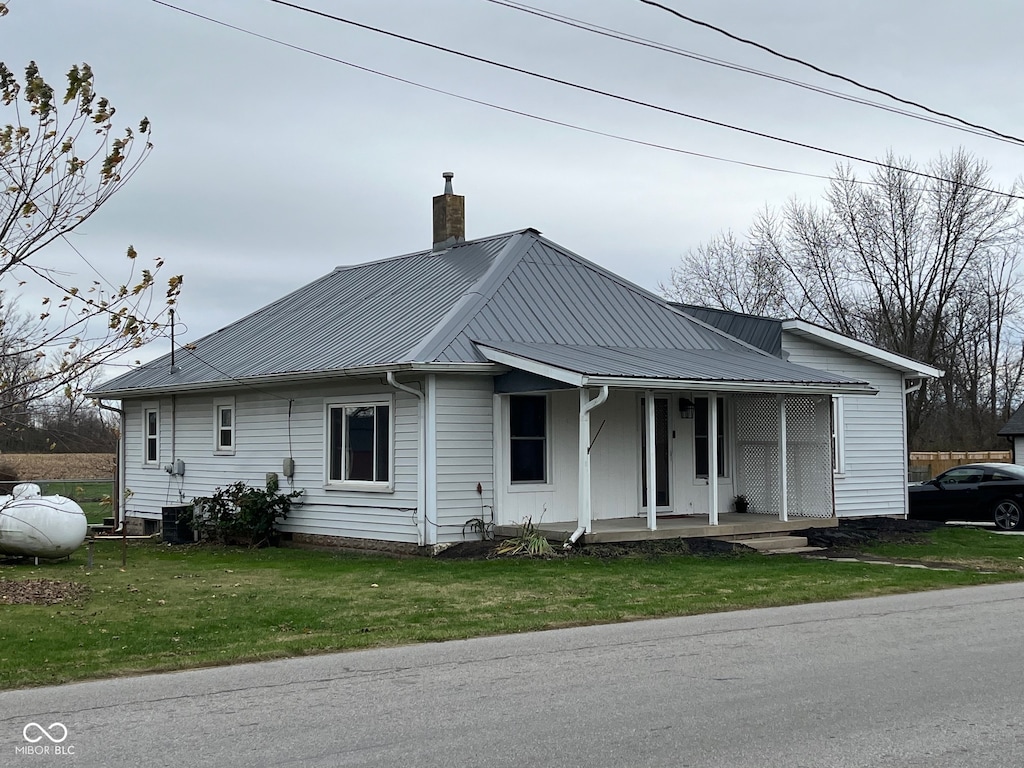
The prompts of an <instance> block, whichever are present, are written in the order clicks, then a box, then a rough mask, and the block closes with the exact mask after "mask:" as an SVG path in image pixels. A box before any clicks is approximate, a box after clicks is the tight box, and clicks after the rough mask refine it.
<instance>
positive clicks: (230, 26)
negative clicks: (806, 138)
mask: <svg viewBox="0 0 1024 768" xmlns="http://www.w3.org/2000/svg"><path fill="white" fill-rule="evenodd" d="M152 1H153V2H154V3H156V4H157V5H162V6H164V7H165V8H170V9H171V10H174V11H180V12H181V13H184V14H187V15H189V16H194V17H196V18H198V19H201V20H203V21H208V22H210V23H212V24H218V25H220V26H222V27H225V28H227V29H231V30H233V31H235V32H241V33H243V34H246V35H251V36H252V37H255V38H258V39H260V40H265V41H266V42H269V43H274V44H275V45H280V46H283V47H285V48H290V49H291V50H293V51H298V52H300V53H307V54H309V55H311V56H316V57H318V58H321V59H324V60H326V61H330V62H333V63H335V64H342V65H344V66H346V67H351V68H352V69H356V70H359V71H360V72H366V73H367V74H371V75H377V76H378V77H383V78H387V79H388V80H394V81H395V82H399V83H403V84H405V85H411V86H413V87H415V88H422V89H423V90H426V91H430V92H431V93H437V94H440V95H442V96H449V97H451V98H453V99H459V100H460V101H465V102H468V103H470V104H476V105H478V106H481V107H488V108H489V109H496V110H499V111H501V112H506V113H508V114H511V115H518V116H519V117H526V118H529V119H531V120H537V121H539V122H542V123H547V124H549V125H556V126H559V127H561V128H570V129H572V130H574V131H581V132H582V133H589V134H592V135H594V136H601V137H604V138H607V139H614V140H616V141H625V142H628V143H630V144H636V145H638V146H642V147H649V148H651V149H660V150H664V151H666V152H675V153H677V154H681V155H689V156H690V157H699V158H702V159H705V160H715V161H717V162H720V163H730V164H732V165H741V166H744V167H746V168H755V169H757V170H762V171H772V172H774V173H786V174H790V175H793V176H805V177H807V178H812V179H823V180H825V181H830V180H832V178H833V177H832V176H828V175H825V174H821V173H810V172H807V171H795V170H793V169H791V168H779V167H777V166H771V165H764V164H762V163H751V162H747V161H744V160H736V159H733V158H728V157H721V156H719V155H711V154H707V153H704V152H696V151H693V150H689V149H682V148H681V147H673V146H671V145H668V144H659V143H657V142H653V141H645V140H643V139H635V138H632V137H630V136H623V135H622V134H617V133H610V132H608V131H601V130H597V129H596V128H587V127H586V126H582V125H578V124H576V123H569V122H565V121H563V120H555V119H554V118H550V117H544V116H542V115H537V114H534V113H532V112H526V111H524V110H520V109H514V108H513V107H506V106H504V105H502V104H496V103H494V102H490V101H484V100H483V99H476V98H473V97H472V96H466V95H464V94H460V93H456V92H454V91H448V90H445V89H443V88H437V87H435V86H432V85H427V84H426V83H421V82H418V81H416V80H410V79H408V78H405V77H400V76H398V75H392V74H390V73H388V72H383V71H381V70H377V69H372V68H370V67H364V66H362V65H361V64H356V63H354V62H351V61H347V60H345V59H340V58H338V57H336V56H331V55H329V54H326V53H322V52H320V51H315V50H313V49H311V48H305V47H303V46H301V45H295V44H294V43H289V42H286V41H284V40H280V39H278V38H275V37H270V36H269V35H264V34H261V33H259V32H254V31H252V30H250V29H246V28H245V27H240V26H237V25H235V24H231V23H229V22H226V21H221V20H220V19H215V18H213V17H211V16H204V15H203V14H201V13H197V12H196V11H191V10H189V9H187V8H180V7H178V6H176V5H171V4H170V3H167V2H164V0H152ZM859 183H864V184H868V183H870V182H859Z"/></svg>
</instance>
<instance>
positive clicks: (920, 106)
mask: <svg viewBox="0 0 1024 768" xmlns="http://www.w3.org/2000/svg"><path fill="white" fill-rule="evenodd" d="M271 2H276V0H271ZM640 2H641V3H643V4H644V5H650V6H652V7H654V8H660V9H661V10H663V11H665V12H667V13H670V14H672V15H673V16H677V17H679V18H680V19H682V20H683V21H687V22H689V23H691V24H696V25H698V26H701V27H706V28H707V29H710V30H712V31H714V32H718V33H719V34H721V35H725V36H726V37H728V38H730V39H731V40H735V41H737V42H740V43H743V44H744V45H751V46H753V47H755V48H758V49H760V50H762V51H765V52H766V53H770V54H771V55H772V56H777V57H778V58H780V59H785V60H786V61H791V62H793V63H794V64H799V65H800V66H803V67H807V68H808V69H812V70H814V71H815V72H817V73H818V74H821V75H825V76H827V77H832V78H835V79H836V80H842V81H843V82H844V83H849V84H850V85H855V86H857V87H858V88H862V89H863V90H865V91H870V92H871V93H877V94H879V95H880V96H885V97H886V98H889V99H892V100H893V101H898V102H899V103H900V104H906V105H908V106H911V107H917V108H918V109H923V110H924V111H925V112H928V113H930V114H933V115H938V116H939V117H945V118H949V119H950V120H955V121H956V122H958V123H960V124H961V125H966V126H969V127H971V128H977V129H979V130H982V131H986V132H988V133H991V134H992V135H994V136H998V137H1000V138H1002V139H1006V140H1008V141H1013V142H1016V143H1017V144H1024V139H1020V138H1018V137H1016V136H1012V135H1010V134H1007V133H1000V132H999V131H997V130H995V129H994V128H989V127H987V126H985V125H981V124H979V123H971V122H968V121H967V120H964V119H963V118H959V117H957V116H956V115H951V114H949V113H947V112H940V111H938V110H935V109H932V108H930V107H926V106H925V105H924V104H920V103H918V102H916V101H911V100H909V99H903V98H900V97H899V96H896V95H895V94H892V93H889V91H884V90H882V89H881V88H875V87H873V86H870V85H865V84H864V83H861V82H859V81H857V80H854V79H853V78H852V77H847V76H846V75H840V74H839V73H837V72H830V71H829V70H827V69H822V68H821V67H819V66H817V65H815V64H811V63H810V62H809V61H805V60H803V59H800V58H797V57H795V56H788V55H787V54H785V53H781V52H780V51H776V50H775V49H774V48H769V47H768V46H767V45H763V44H762V43H759V42H757V41H756V40H748V39H747V38H745V37H740V36H739V35H734V34H733V33H732V32H730V31H728V30H727V29H722V28H721V27H716V26H715V25H714V24H709V23H708V22H706V21H701V20H700V19H695V18H693V17H692V16H687V15H686V14H684V13H680V12H679V11H677V10H675V9H674V8H669V7H668V6H667V5H662V4H661V3H659V2H656V0H640Z"/></svg>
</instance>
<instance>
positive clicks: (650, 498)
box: [644, 389, 658, 531]
mask: <svg viewBox="0 0 1024 768" xmlns="http://www.w3.org/2000/svg"><path fill="white" fill-rule="evenodd" d="M644 406H645V411H646V413H645V414H644V416H645V418H646V420H647V435H646V437H647V445H646V450H647V528H648V529H649V530H652V531H655V530H657V529H658V488H657V482H658V479H657V469H658V466H657V456H656V454H655V441H654V392H652V391H651V390H649V389H648V390H647V391H646V392H644Z"/></svg>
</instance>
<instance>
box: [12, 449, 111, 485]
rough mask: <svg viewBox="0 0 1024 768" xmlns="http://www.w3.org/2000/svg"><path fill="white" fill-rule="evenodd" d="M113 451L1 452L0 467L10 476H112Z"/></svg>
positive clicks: (24, 477)
mask: <svg viewBox="0 0 1024 768" xmlns="http://www.w3.org/2000/svg"><path fill="white" fill-rule="evenodd" d="M116 465H117V456H116V455H115V454H113V453H3V454H0V470H2V471H3V473H5V474H10V475H13V479H15V480H22V481H26V482H27V481H32V480H100V479H105V478H108V477H113V476H114V468H115V467H116Z"/></svg>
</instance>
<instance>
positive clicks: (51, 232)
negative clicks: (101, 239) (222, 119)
mask: <svg viewBox="0 0 1024 768" xmlns="http://www.w3.org/2000/svg"><path fill="white" fill-rule="evenodd" d="M3 12H4V8H3V7H2V4H0V15H2V14H3ZM93 80H94V78H93V73H92V70H91V69H90V68H89V66H88V65H87V64H83V65H81V66H73V67H71V69H70V70H69V71H68V73H67V76H66V81H67V88H66V90H65V92H64V94H63V97H60V96H58V95H57V94H56V93H55V91H54V89H53V88H52V87H51V86H50V85H49V84H48V83H47V82H46V81H45V80H44V79H43V77H42V75H41V74H40V73H39V70H38V68H37V67H36V65H35V63H34V62H32V63H30V64H29V65H28V67H26V69H25V76H24V79H23V81H19V79H18V78H17V77H15V75H14V74H13V73H12V72H11V71H10V70H9V69H8V68H7V66H6V65H5V64H3V63H2V62H0V103H2V105H3V108H4V109H6V110H7V116H8V120H9V122H8V123H7V124H6V125H5V126H4V127H2V128H0V403H2V404H3V407H4V408H8V409H11V408H16V407H18V406H24V405H26V404H28V403H31V402H33V401H35V400H38V399H39V398H44V397H47V396H48V395H50V394H52V393H57V392H62V391H64V390H65V389H67V388H69V387H70V388H74V386H75V381H76V379H77V378H78V377H80V376H82V375H83V374H84V373H86V372H88V371H91V370H94V369H96V368H97V367H98V366H101V365H103V364H104V363H107V362H109V361H111V360H113V359H115V358H118V357H119V356H122V355H124V354H125V353H126V352H128V351H130V350H133V349H135V348H137V347H139V346H141V345H143V344H144V343H146V342H147V341H148V340H150V339H151V338H153V337H154V336H155V335H158V334H161V333H162V332H163V328H164V325H165V313H166V311H167V309H168V308H169V307H170V306H172V305H173V304H174V303H175V301H176V300H177V297H178V293H179V291H180V288H181V277H180V276H175V277H172V278H170V279H169V280H168V281H167V282H166V288H165V289H161V288H158V287H157V286H158V280H157V275H158V273H159V270H160V268H161V267H162V266H163V262H162V261H161V260H159V259H157V260H155V262H154V264H153V265H152V266H150V267H143V266H142V265H141V264H139V263H138V261H139V260H138V259H137V254H136V252H135V249H134V248H133V247H131V246H129V247H128V249H127V264H126V265H125V266H126V267H127V270H126V272H127V274H126V276H124V277H122V278H119V279H111V278H109V277H104V278H103V279H102V280H95V281H92V282H91V284H88V285H85V284H79V283H77V282H76V281H75V280H74V279H73V278H68V277H67V276H66V274H64V273H62V272H59V271H57V270H56V269H54V268H53V265H52V263H51V264H47V263H46V261H45V256H44V251H45V249H46V248H47V247H48V246H53V244H54V243H55V241H57V240H61V239H66V237H67V235H68V234H69V233H71V232H73V231H74V230H75V229H77V228H78V227H80V226H81V225H82V224H83V223H85V222H86V221H87V220H88V219H89V218H90V217H91V216H92V215H93V214H94V213H96V211H98V210H99V209H100V208H101V207H102V206H103V204H104V203H106V202H107V201H108V200H109V199H110V198H111V196H112V195H114V194H115V193H116V192H118V191H119V190H120V189H121V188H122V187H123V186H124V184H125V183H127V182H128V180H129V179H131V177H132V176H133V175H134V174H135V172H136V171H137V170H138V169H139V167H140V165H141V164H142V162H143V161H144V160H145V158H146V156H147V155H148V154H149V152H150V150H151V148H152V145H151V144H150V143H149V135H150V125H149V121H148V120H147V119H145V118H143V120H142V121H141V122H140V123H139V124H138V128H137V130H133V129H132V128H124V129H122V130H121V131H120V132H118V131H116V130H115V128H114V124H113V118H114V114H115V110H114V107H113V106H112V105H111V104H110V102H109V101H108V100H107V99H105V98H102V97H100V96H98V95H97V94H96V92H95V90H94V83H93ZM15 290H17V291H19V292H22V294H23V295H25V294H27V293H33V294H36V295H39V296H42V298H41V300H40V301H41V306H40V308H39V310H38V312H34V313H31V314H28V310H27V309H26V307H25V306H23V303H21V304H19V303H18V302H16V301H15V297H14V295H13V294H12V291H15Z"/></svg>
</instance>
